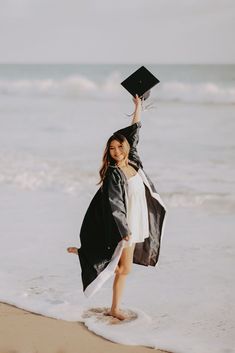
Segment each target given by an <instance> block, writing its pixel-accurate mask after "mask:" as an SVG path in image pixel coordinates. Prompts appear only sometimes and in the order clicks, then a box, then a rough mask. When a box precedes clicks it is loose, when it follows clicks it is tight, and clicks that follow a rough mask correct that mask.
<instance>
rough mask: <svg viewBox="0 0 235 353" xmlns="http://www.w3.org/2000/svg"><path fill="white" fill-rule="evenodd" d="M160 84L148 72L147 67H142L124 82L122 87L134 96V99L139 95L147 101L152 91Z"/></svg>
mask: <svg viewBox="0 0 235 353" xmlns="http://www.w3.org/2000/svg"><path fill="white" fill-rule="evenodd" d="M159 82H160V81H159V80H158V79H157V78H156V77H155V76H154V75H153V74H152V73H151V72H150V71H149V70H147V69H146V67H144V66H141V67H140V68H139V69H138V70H136V71H135V72H134V73H133V74H131V75H130V76H129V77H127V78H126V79H125V80H124V81H122V82H121V85H122V86H123V87H124V88H125V89H126V90H127V91H128V92H129V93H130V94H132V96H133V97H135V95H136V94H138V96H139V97H140V98H141V99H144V100H145V99H147V98H148V97H149V95H150V89H151V88H153V87H154V86H155V85H156V84H158V83H159Z"/></svg>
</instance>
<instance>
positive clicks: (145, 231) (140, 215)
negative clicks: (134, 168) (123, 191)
mask: <svg viewBox="0 0 235 353" xmlns="http://www.w3.org/2000/svg"><path fill="white" fill-rule="evenodd" d="M127 201H128V202H127V223H128V226H129V229H130V231H131V236H130V239H129V240H128V241H126V240H124V247H125V248H126V247H128V246H131V245H132V244H133V243H141V242H143V241H144V239H145V238H148V236H149V221H148V208H147V201H146V196H145V186H144V183H143V180H142V178H141V176H140V175H139V173H138V172H137V173H136V174H135V175H134V176H133V177H131V178H129V179H128V195H127Z"/></svg>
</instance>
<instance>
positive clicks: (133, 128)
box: [114, 121, 143, 169]
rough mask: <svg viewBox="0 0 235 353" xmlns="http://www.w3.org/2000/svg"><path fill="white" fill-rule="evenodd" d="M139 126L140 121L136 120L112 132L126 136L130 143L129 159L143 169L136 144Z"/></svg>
mask: <svg viewBox="0 0 235 353" xmlns="http://www.w3.org/2000/svg"><path fill="white" fill-rule="evenodd" d="M141 126H142V124H141V121H138V122H136V123H134V124H132V125H129V126H127V127H125V128H122V129H120V130H117V131H115V132H114V134H115V133H120V134H122V135H123V136H125V137H126V139H127V141H128V142H129V145H130V152H129V159H130V160H132V161H134V162H135V163H136V164H137V165H138V167H141V168H142V169H143V164H142V161H141V159H140V156H139V154H138V152H137V145H138V142H139V129H140V128H141Z"/></svg>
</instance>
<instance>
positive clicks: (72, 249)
mask: <svg viewBox="0 0 235 353" xmlns="http://www.w3.org/2000/svg"><path fill="white" fill-rule="evenodd" d="M67 251H68V252H69V253H73V254H78V248H75V247H74V246H70V247H69V248H67Z"/></svg>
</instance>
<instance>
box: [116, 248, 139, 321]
mask: <svg viewBox="0 0 235 353" xmlns="http://www.w3.org/2000/svg"><path fill="white" fill-rule="evenodd" d="M134 249H135V244H133V245H132V246H129V247H127V248H124V249H123V250H122V255H121V257H120V260H119V263H118V266H117V268H116V271H115V273H116V275H115V278H114V282H113V301H112V306H111V310H110V315H112V316H114V317H116V318H118V319H119V320H124V319H125V318H126V317H125V316H124V315H123V314H121V312H120V309H119V306H120V301H121V296H122V293H123V289H124V286H125V281H126V276H127V275H128V273H130V271H131V267H132V263H133V253H134Z"/></svg>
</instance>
